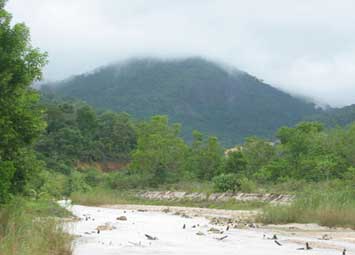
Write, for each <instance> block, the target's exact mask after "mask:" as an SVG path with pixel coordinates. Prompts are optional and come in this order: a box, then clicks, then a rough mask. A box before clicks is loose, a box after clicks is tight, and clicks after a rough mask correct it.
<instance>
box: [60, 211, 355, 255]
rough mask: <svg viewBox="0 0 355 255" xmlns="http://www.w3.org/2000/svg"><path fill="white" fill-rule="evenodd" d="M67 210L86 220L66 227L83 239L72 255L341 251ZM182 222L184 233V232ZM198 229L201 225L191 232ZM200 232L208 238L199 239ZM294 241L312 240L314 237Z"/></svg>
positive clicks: (256, 233)
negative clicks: (306, 248)
mask: <svg viewBox="0 0 355 255" xmlns="http://www.w3.org/2000/svg"><path fill="white" fill-rule="evenodd" d="M69 209H70V210H71V211H72V212H73V213H74V214H75V215H76V216H78V217H80V218H81V219H82V220H80V221H78V222H73V223H70V224H68V225H67V227H68V231H69V232H70V233H72V234H75V235H78V236H80V237H78V238H77V239H76V241H75V246H74V255H114V254H115V255H117V254H145V255H147V254H155V255H158V254H179V255H183V254H184V255H187V254H191V255H198V254H203V255H209V254H210V255H212V254H213V255H217V254H250V255H258V254H260V255H262V254H272V255H278V254H280V255H281V254H309V255H313V254H314V255H316V254H317V255H319V254H324V255H328V254H329V255H330V254H338V255H340V254H341V251H340V250H339V249H313V250H309V251H301V250H297V248H300V247H301V246H300V244H296V243H293V242H291V241H290V237H289V236H288V237H286V236H278V238H279V242H280V243H281V244H282V246H278V245H277V244H275V243H274V241H273V240H268V239H264V238H263V235H264V234H265V235H266V236H267V237H271V236H272V234H273V233H271V232H269V230H262V229H249V230H241V229H231V230H229V231H227V232H225V233H223V234H212V233H209V232H208V230H209V229H210V228H211V227H215V226H212V225H210V224H209V223H208V220H207V219H204V218H183V217H181V216H177V215H171V214H166V213H163V212H139V211H131V210H130V211H125V210H119V209H106V208H98V207H86V206H77V205H75V206H70V207H69ZM120 216H126V217H127V221H119V220H117V219H116V218H117V217H120ZM86 219H87V220H86ZM106 223H108V224H109V225H110V226H112V227H114V228H115V229H113V230H107V231H101V232H100V233H99V234H98V233H97V231H96V228H97V227H98V226H100V225H104V224H106ZM184 224H186V229H183V225H184ZM194 225H196V226H197V225H199V226H198V227H196V228H192V226H194ZM219 228H220V229H221V230H224V228H222V227H219ZM197 232H202V233H204V234H205V235H203V236H199V235H196V233H197ZM145 234H149V235H151V236H154V237H157V238H158V240H154V241H151V240H148V239H147V238H146V237H145ZM225 235H227V236H228V237H227V238H226V239H224V240H222V241H220V240H217V239H216V238H220V237H222V236H225ZM294 239H295V240H297V241H301V242H306V241H311V242H312V239H307V240H302V239H300V238H298V239H299V240H298V239H297V238H296V237H295V238H294ZM327 242H328V243H329V242H330V241H327ZM337 245H339V243H337ZM341 246H344V247H345V248H347V250H348V253H347V254H355V247H354V246H353V245H352V244H350V243H344V244H341Z"/></svg>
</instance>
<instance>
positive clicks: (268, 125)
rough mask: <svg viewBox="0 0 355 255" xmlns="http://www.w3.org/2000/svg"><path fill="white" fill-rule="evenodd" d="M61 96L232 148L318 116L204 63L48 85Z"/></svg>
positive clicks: (115, 68) (154, 64)
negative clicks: (162, 120) (159, 121)
mask: <svg viewBox="0 0 355 255" xmlns="http://www.w3.org/2000/svg"><path fill="white" fill-rule="evenodd" d="M48 88H50V90H51V91H52V92H53V93H55V94H57V95H60V96H64V97H74V98H79V99H82V100H85V101H86V102H88V103H89V104H91V105H93V106H95V107H98V108H101V109H110V110H114V111H125V112H128V113H130V114H131V115H133V116H134V117H137V118H147V117H149V116H152V115H156V114H166V115H168V116H169V117H170V120H171V121H172V122H180V123H182V126H183V130H182V131H183V136H184V137H185V138H187V139H188V140H190V139H191V133H192V131H193V130H194V129H197V130H200V131H202V132H203V133H206V134H208V135H216V136H217V137H219V138H220V139H221V141H222V142H223V144H224V145H226V146H231V145H235V144H237V143H240V142H242V141H243V139H244V138H245V137H247V136H252V135H258V136H263V137H272V135H273V134H274V132H275V131H276V130H277V129H278V128H279V127H280V126H282V125H293V124H295V123H296V122H298V121H300V120H302V119H303V118H304V117H305V116H309V115H316V114H318V113H319V110H316V108H315V106H314V104H312V103H309V102H306V101H304V100H302V99H299V98H296V97H293V96H291V95H289V94H287V93H285V92H282V91H280V90H278V89H276V88H274V87H272V86H270V85H268V84H265V83H264V82H262V81H261V80H259V79H257V78H255V77H253V76H251V75H249V74H247V73H245V72H242V71H239V70H236V69H231V68H225V67H223V66H221V65H219V64H216V63H213V62H210V61H208V60H205V59H202V58H187V59H179V60H159V59H135V60H131V61H127V62H124V63H119V64H113V65H109V66H105V67H102V68H100V69H97V70H95V71H93V72H91V73H86V74H82V75H77V76H74V77H72V78H70V79H67V80H64V81H61V82H57V83H54V84H47V86H45V87H44V88H43V90H44V91H48Z"/></svg>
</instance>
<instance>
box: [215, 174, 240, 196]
mask: <svg viewBox="0 0 355 255" xmlns="http://www.w3.org/2000/svg"><path fill="white" fill-rule="evenodd" d="M213 184H214V189H215V191H218V192H227V191H231V192H236V191H238V190H240V187H241V182H240V177H239V176H238V175H236V174H233V173H230V174H221V175H218V176H216V177H214V178H213Z"/></svg>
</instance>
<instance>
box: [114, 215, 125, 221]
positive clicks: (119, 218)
mask: <svg viewBox="0 0 355 255" xmlns="http://www.w3.org/2000/svg"><path fill="white" fill-rule="evenodd" d="M116 220H121V221H126V220H127V217H126V216H120V217H117V218H116Z"/></svg>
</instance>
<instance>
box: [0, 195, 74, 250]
mask: <svg viewBox="0 0 355 255" xmlns="http://www.w3.org/2000/svg"><path fill="white" fill-rule="evenodd" d="M53 216H54V217H62V216H69V213H68V212H67V211H65V210H64V209H63V208H60V207H59V205H57V204H56V203H54V202H49V201H36V202H28V201H26V200H24V199H19V198H15V199H14V200H13V201H12V202H11V203H10V204H7V205H5V206H3V207H1V208H0V226H1V227H0V254H6V255H24V254H26V255H48V254H53V255H71V254H72V237H71V236H70V235H69V234H67V233H65V231H64V230H63V228H62V224H59V222H58V221H56V220H55V219H54V218H53ZM39 217H42V218H41V219H40V221H39Z"/></svg>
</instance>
